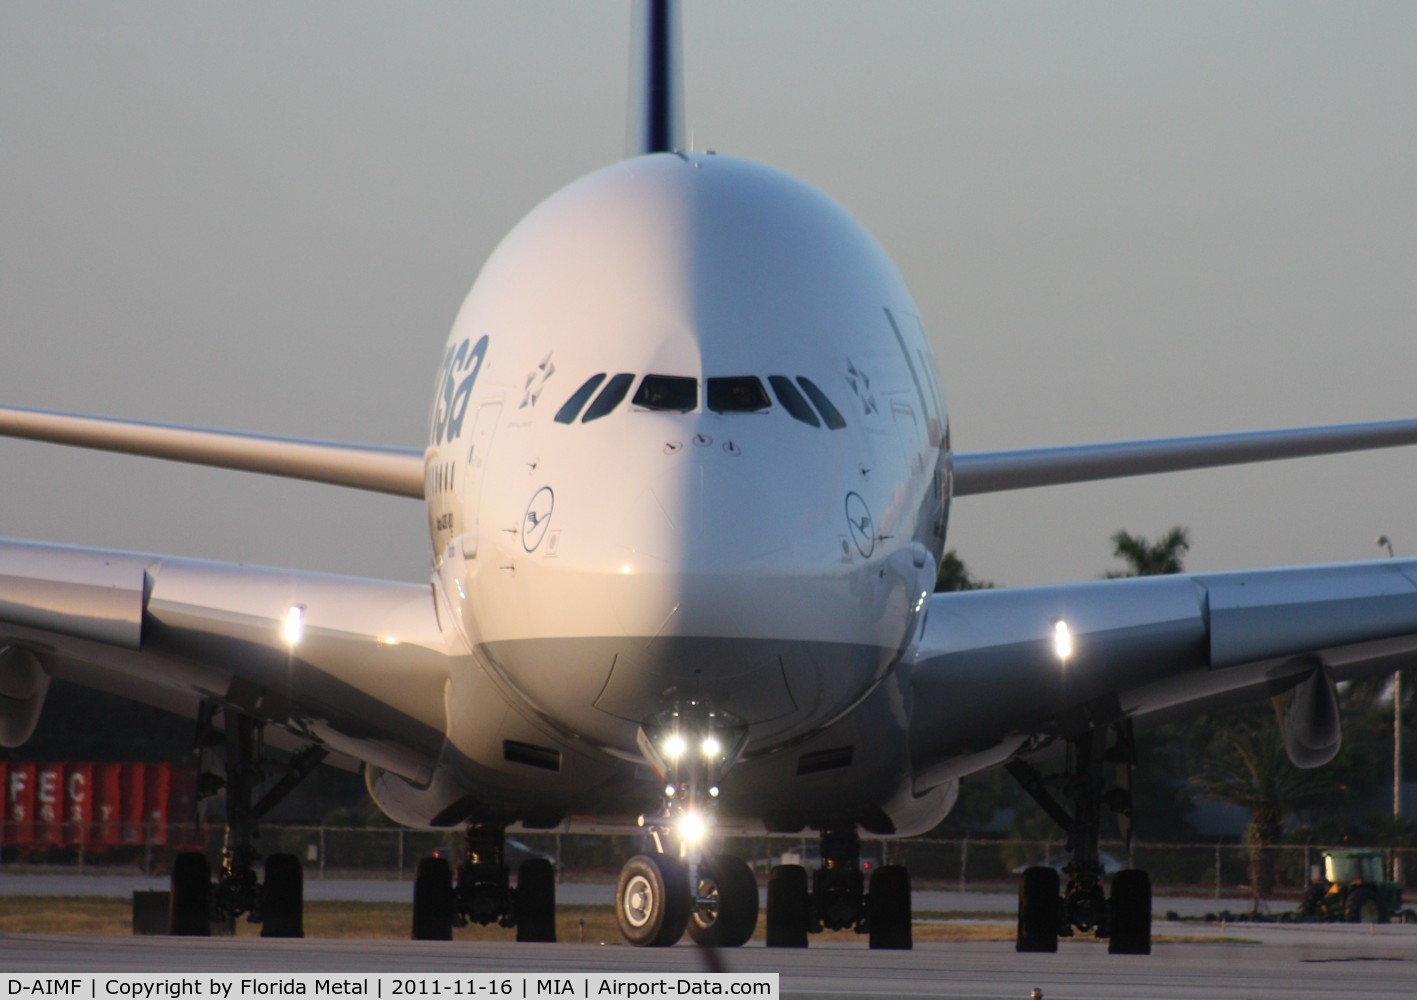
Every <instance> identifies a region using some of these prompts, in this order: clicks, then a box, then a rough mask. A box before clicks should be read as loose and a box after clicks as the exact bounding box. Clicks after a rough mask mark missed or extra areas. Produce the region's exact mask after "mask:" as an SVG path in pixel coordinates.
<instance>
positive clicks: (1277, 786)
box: [1191, 709, 1335, 909]
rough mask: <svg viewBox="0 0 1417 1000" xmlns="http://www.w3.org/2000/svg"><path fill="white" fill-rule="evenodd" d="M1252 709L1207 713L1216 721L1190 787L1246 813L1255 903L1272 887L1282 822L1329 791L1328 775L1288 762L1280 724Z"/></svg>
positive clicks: (1250, 870)
mask: <svg viewBox="0 0 1417 1000" xmlns="http://www.w3.org/2000/svg"><path fill="white" fill-rule="evenodd" d="M1264 715H1265V713H1262V712H1259V711H1257V710H1255V709H1251V710H1249V711H1248V712H1245V713H1244V714H1242V715H1239V716H1235V717H1231V718H1228V719H1227V718H1220V717H1212V718H1211V719H1210V720H1209V722H1211V723H1213V724H1217V725H1216V729H1215V734H1214V736H1213V737H1212V739H1211V745H1210V747H1209V752H1207V753H1206V755H1205V762H1204V764H1203V767H1202V770H1201V772H1200V773H1199V774H1197V775H1196V776H1195V777H1194V778H1192V779H1191V787H1192V788H1193V789H1194V790H1195V791H1196V793H1197V794H1198V795H1200V796H1201V797H1202V798H1207V799H1213V800H1215V801H1217V802H1229V803H1232V804H1234V805H1237V806H1240V807H1242V808H1244V809H1248V810H1249V811H1250V825H1249V826H1248V827H1247V828H1246V830H1245V839H1246V841H1247V842H1248V843H1249V845H1250V865H1249V875H1250V899H1251V903H1252V905H1253V906H1254V907H1255V908H1256V909H1258V907H1259V901H1260V900H1261V899H1263V898H1265V897H1267V896H1268V895H1269V894H1270V892H1271V891H1272V890H1273V888H1274V863H1275V853H1274V851H1273V850H1272V848H1273V847H1274V846H1275V845H1277V844H1278V843H1279V842H1280V838H1281V837H1282V835H1283V833H1284V824H1285V822H1286V821H1287V820H1288V819H1289V818H1290V817H1291V816H1292V815H1294V813H1296V812H1298V811H1299V810H1302V809H1307V808H1309V807H1311V806H1314V805H1317V804H1318V803H1319V802H1321V801H1323V800H1325V799H1326V798H1329V797H1331V796H1332V795H1333V794H1334V791H1335V789H1334V787H1333V784H1334V782H1333V777H1332V775H1331V774H1326V773H1323V772H1320V771H1317V770H1301V769H1299V768H1297V767H1295V766H1294V765H1293V764H1291V763H1290V762H1289V757H1288V754H1287V753H1286V752H1285V750H1284V741H1283V740H1282V739H1281V737H1280V732H1279V728H1278V727H1277V726H1275V725H1273V724H1271V723H1269V722H1268V720H1266V719H1265V717H1264Z"/></svg>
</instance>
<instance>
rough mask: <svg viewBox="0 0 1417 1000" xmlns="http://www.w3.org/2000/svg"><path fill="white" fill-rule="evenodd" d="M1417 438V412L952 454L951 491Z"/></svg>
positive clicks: (996, 489) (1328, 451) (1389, 444)
mask: <svg viewBox="0 0 1417 1000" xmlns="http://www.w3.org/2000/svg"><path fill="white" fill-rule="evenodd" d="M1409 444H1417V420H1388V421H1383V422H1380V423H1368V424H1339V425H1333V426H1328V427H1300V428H1295V429H1292V430H1277V431H1247V432H1244V433H1239V434H1210V435H1204V436H1201V437H1181V438H1161V439H1157V440H1151V441H1112V442H1108V443H1105V444H1084V445H1068V446H1064V447H1058V448H1032V449H1027V450H1023V451H981V452H964V453H956V454H955V455H954V478H953V483H954V490H953V493H954V495H955V496H961V497H962V496H968V495H970V494H972V493H1000V492H1003V491H1005V490H1022V489H1029V488H1031V487H1034V486H1060V485H1062V484H1064V483H1087V482H1094V481H1096V480H1099V479H1121V478H1124V477H1127V476H1145V475H1150V474H1152V473H1156V472H1180V471H1182V470H1184V469H1208V468H1213V467H1215V466H1221V465H1242V464H1247V463H1250V462H1269V461H1274V460H1276V459H1281V458H1304V457H1307V456H1311V455H1334V454H1338V453H1340V452H1347V451H1369V450H1372V449H1376V448H1396V447H1399V446H1401V445H1409Z"/></svg>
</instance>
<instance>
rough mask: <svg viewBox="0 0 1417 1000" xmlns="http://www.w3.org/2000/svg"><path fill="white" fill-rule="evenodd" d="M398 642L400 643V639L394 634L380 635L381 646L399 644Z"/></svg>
mask: <svg viewBox="0 0 1417 1000" xmlns="http://www.w3.org/2000/svg"><path fill="white" fill-rule="evenodd" d="M398 644H399V641H398V639H397V638H396V637H395V636H392V635H381V636H379V645H381V646H397V645H398Z"/></svg>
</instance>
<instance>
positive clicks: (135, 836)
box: [118, 764, 147, 846]
mask: <svg viewBox="0 0 1417 1000" xmlns="http://www.w3.org/2000/svg"><path fill="white" fill-rule="evenodd" d="M120 766H121V770H120V771H119V789H120V791H119V798H118V824H119V826H118V841H119V843H121V844H124V845H133V846H136V845H138V844H141V843H142V842H143V820H144V819H145V818H146V817H145V815H144V812H143V789H144V778H145V777H146V771H147V768H146V766H145V765H143V764H123V765H120Z"/></svg>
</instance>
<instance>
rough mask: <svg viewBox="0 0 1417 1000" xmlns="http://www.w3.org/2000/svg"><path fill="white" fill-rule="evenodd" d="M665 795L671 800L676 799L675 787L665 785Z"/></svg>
mask: <svg viewBox="0 0 1417 1000" xmlns="http://www.w3.org/2000/svg"><path fill="white" fill-rule="evenodd" d="M664 794H665V795H667V796H668V797H669V798H671V799H672V798H674V786H673V785H665V786H664Z"/></svg>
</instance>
